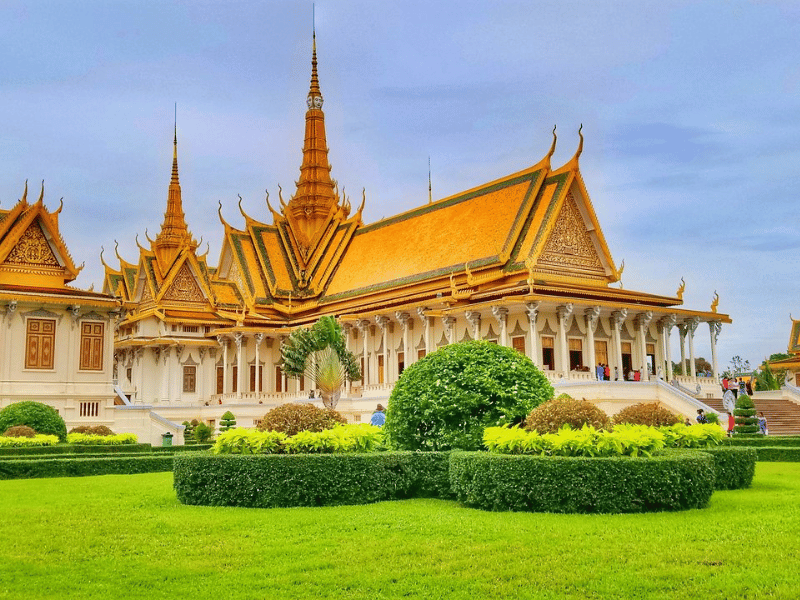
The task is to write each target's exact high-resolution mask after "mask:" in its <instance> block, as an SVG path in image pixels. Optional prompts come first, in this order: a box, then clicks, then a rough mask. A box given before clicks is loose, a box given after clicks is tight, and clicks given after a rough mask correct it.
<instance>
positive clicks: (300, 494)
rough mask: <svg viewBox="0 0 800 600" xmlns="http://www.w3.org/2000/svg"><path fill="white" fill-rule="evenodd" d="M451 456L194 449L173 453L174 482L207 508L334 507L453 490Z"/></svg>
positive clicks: (188, 499)
mask: <svg viewBox="0 0 800 600" xmlns="http://www.w3.org/2000/svg"><path fill="white" fill-rule="evenodd" d="M447 459H448V453H446V452H427V453H415V452H379V453H374V454H263V455H262V454H259V455H238V454H228V455H208V454H194V453H192V454H184V455H178V456H176V457H175V467H174V486H175V490H176V492H177V496H178V500H179V501H180V502H182V503H184V504H198V505H205V506H247V507H257V508H271V507H280V506H283V507H286V506H335V505H343V504H368V503H371V502H379V501H381V500H394V499H400V498H411V497H415V496H426V495H427V496H435V497H441V495H442V493H443V492H444V491H445V490H446V489H449V484H448V483H446V480H445V473H446V472H447V471H448V470H449V469H448V466H447ZM448 495H449V493H448Z"/></svg>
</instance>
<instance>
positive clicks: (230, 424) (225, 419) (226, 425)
mask: <svg viewBox="0 0 800 600" xmlns="http://www.w3.org/2000/svg"><path fill="white" fill-rule="evenodd" d="M234 427H236V417H235V416H234V415H233V413H232V412H231V411H229V410H228V411H225V414H224V415H222V418H221V419H220V421H219V430H220V431H228V430H229V429H233V428H234Z"/></svg>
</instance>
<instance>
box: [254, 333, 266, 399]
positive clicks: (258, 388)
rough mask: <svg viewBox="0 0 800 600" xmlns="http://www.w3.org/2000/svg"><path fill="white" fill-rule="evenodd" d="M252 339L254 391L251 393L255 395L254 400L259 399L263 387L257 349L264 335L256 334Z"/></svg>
mask: <svg viewBox="0 0 800 600" xmlns="http://www.w3.org/2000/svg"><path fill="white" fill-rule="evenodd" d="M253 338H254V339H255V341H256V389H254V390H253V391H254V392H255V393H256V398H259V397H260V396H261V388H262V387H263V386H262V382H261V362H260V361H261V358H260V356H259V355H260V352H259V349H260V348H261V342H263V341H264V334H263V333H257V334H255V336H253Z"/></svg>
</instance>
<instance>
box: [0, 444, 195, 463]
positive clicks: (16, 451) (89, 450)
mask: <svg viewBox="0 0 800 600" xmlns="http://www.w3.org/2000/svg"><path fill="white" fill-rule="evenodd" d="M209 447H210V446H209V445H207V446H206V448H209ZM173 448H180V446H173ZM154 450H155V448H154ZM97 452H102V453H104V454H105V453H108V454H113V453H116V452H150V444H125V445H124V446H79V445H77V444H59V445H58V446H32V447H28V448H0V460H2V458H3V457H4V456H18V455H20V454H94V453H97Z"/></svg>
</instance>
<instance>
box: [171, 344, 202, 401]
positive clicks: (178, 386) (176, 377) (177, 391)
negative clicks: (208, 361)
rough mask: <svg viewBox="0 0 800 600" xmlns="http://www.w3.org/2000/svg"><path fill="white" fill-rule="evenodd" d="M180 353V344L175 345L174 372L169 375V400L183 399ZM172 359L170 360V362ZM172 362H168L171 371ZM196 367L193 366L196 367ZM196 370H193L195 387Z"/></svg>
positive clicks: (181, 349) (181, 352)
mask: <svg viewBox="0 0 800 600" xmlns="http://www.w3.org/2000/svg"><path fill="white" fill-rule="evenodd" d="M181 355H183V346H181V345H180V344H179V345H177V346H175V364H174V367H175V368H174V374H173V375H171V376H170V378H169V380H170V382H171V385H172V389H171V390H170V396H169V399H170V400H179V401H180V400H183V368H182V366H181ZM171 362H172V361H170V363H171ZM172 367H173V366H172V364H170V370H171V371H172V370H173V368H172ZM196 368H197V367H195V369H196ZM196 378H197V371H195V382H194V385H195V389H197V379H196Z"/></svg>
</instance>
